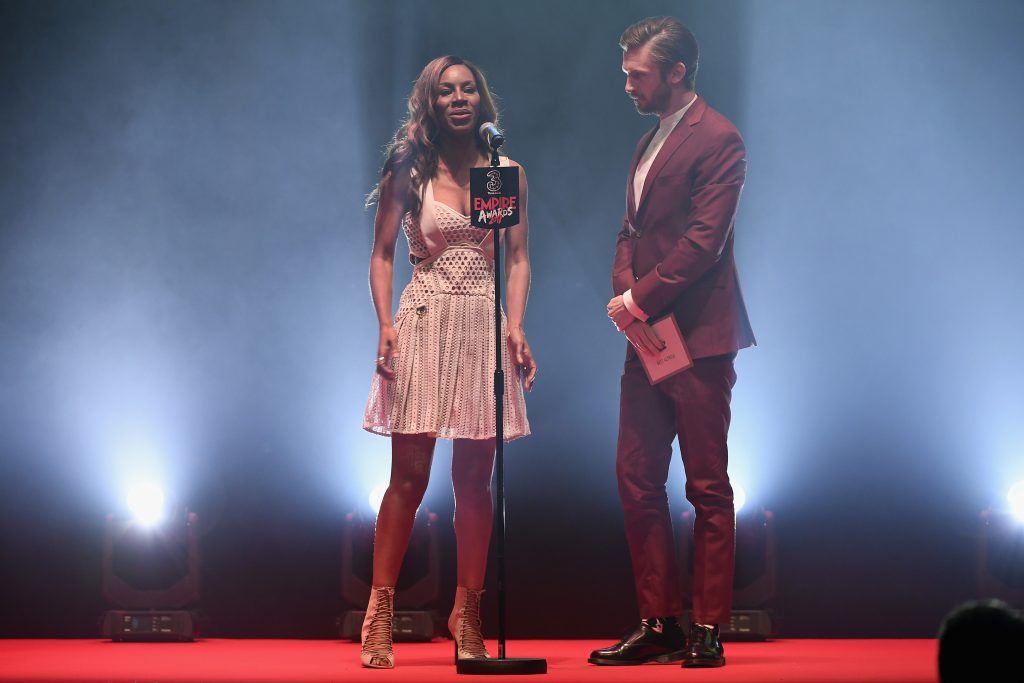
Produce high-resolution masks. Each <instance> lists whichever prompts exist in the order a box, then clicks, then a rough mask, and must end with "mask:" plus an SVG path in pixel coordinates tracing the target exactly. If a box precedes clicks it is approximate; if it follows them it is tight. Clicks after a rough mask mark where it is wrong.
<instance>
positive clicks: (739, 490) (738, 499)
mask: <svg viewBox="0 0 1024 683" xmlns="http://www.w3.org/2000/svg"><path fill="white" fill-rule="evenodd" d="M732 499H733V506H735V508H736V514H737V515H738V514H740V510H742V509H743V506H744V505H746V504H747V492H746V490H745V489H744V488H743V487H742V486H740V485H739V484H737V483H735V482H734V483H733V485H732Z"/></svg>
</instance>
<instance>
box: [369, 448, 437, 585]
mask: <svg viewBox="0 0 1024 683" xmlns="http://www.w3.org/2000/svg"><path fill="white" fill-rule="evenodd" d="M435 440H436V439H435V437H433V436H429V435H427V434H392V435H391V482H390V483H389V484H388V490H387V492H385V493H384V499H383V500H382V501H381V504H380V512H379V513H378V514H377V528H376V533H375V535H374V539H373V585H374V586H394V585H395V584H396V582H397V581H398V572H399V570H401V568H402V559H403V558H404V557H405V550H406V548H407V547H408V545H409V536H410V535H411V534H412V526H413V522H415V520H416V510H417V508H419V506H420V503H421V502H422V501H423V493H424V492H425V491H426V490H427V483H428V482H429V481H430V463H431V460H432V459H433V457H434V442H435Z"/></svg>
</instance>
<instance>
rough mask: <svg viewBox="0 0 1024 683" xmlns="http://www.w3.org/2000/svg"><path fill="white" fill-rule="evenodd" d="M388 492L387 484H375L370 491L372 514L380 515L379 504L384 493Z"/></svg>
mask: <svg viewBox="0 0 1024 683" xmlns="http://www.w3.org/2000/svg"><path fill="white" fill-rule="evenodd" d="M387 490H388V485H387V484H377V485H376V486H374V487H373V489H371V491H370V498H369V500H368V502H369V503H370V509H371V510H373V514H375V515H376V514H379V513H380V504H381V503H382V502H384V493H385V492H386V491H387Z"/></svg>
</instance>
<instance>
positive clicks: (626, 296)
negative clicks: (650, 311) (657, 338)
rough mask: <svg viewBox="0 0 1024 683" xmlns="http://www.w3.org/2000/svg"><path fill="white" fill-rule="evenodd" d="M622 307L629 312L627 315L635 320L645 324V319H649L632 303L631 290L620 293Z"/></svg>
mask: <svg viewBox="0 0 1024 683" xmlns="http://www.w3.org/2000/svg"><path fill="white" fill-rule="evenodd" d="M622 305H623V306H625V307H626V310H627V311H629V313H630V314H631V315H632V316H633V317H634V318H636V319H637V320H640V321H642V322H647V318H649V317H650V316H648V315H647V314H646V313H645V312H644V309H642V308H640V307H639V306H638V305H637V303H636V302H635V301H633V291H632V290H629V289H627V290H626V291H625V292H623V293H622Z"/></svg>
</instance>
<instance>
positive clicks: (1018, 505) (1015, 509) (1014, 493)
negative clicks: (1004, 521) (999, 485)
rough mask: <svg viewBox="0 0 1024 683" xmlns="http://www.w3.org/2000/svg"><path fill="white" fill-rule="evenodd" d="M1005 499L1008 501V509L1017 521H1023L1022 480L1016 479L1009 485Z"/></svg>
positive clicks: (1023, 495) (1023, 483)
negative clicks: (1016, 480) (1014, 482)
mask: <svg viewBox="0 0 1024 683" xmlns="http://www.w3.org/2000/svg"><path fill="white" fill-rule="evenodd" d="M1006 500H1007V501H1008V502H1009V503H1010V511H1011V512H1012V513H1013V516H1014V517H1016V518H1017V521H1019V522H1024V481H1018V482H1017V483H1016V484H1014V485H1013V486H1011V487H1010V491H1009V492H1008V493H1007V494H1006Z"/></svg>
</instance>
